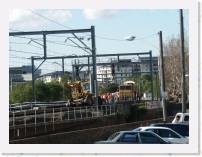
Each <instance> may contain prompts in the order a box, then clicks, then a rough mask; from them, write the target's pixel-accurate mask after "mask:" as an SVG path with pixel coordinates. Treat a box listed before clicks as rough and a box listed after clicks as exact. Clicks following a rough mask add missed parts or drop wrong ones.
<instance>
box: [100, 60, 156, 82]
mask: <svg viewBox="0 0 202 157" xmlns="http://www.w3.org/2000/svg"><path fill="white" fill-rule="evenodd" d="M152 70H153V73H157V72H158V57H152ZM140 73H141V75H142V74H148V73H150V57H139V58H138V60H135V61H132V60H131V59H120V60H119V61H118V60H114V61H111V65H108V66H106V65H105V66H99V67H97V80H98V82H99V83H100V84H108V83H112V82H114V83H117V84H122V83H123V82H124V81H126V79H128V78H130V77H132V76H134V75H135V74H140Z"/></svg>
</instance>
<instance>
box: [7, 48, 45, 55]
mask: <svg viewBox="0 0 202 157" xmlns="http://www.w3.org/2000/svg"><path fill="white" fill-rule="evenodd" d="M9 51H12V52H20V53H30V54H35V55H42V54H40V53H35V52H30V51H21V50H12V49H9Z"/></svg>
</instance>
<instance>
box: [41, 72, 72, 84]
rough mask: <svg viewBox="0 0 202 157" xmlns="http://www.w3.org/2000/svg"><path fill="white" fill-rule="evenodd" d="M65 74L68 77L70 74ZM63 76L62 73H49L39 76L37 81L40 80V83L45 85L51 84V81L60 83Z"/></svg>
mask: <svg viewBox="0 0 202 157" xmlns="http://www.w3.org/2000/svg"><path fill="white" fill-rule="evenodd" d="M65 74H68V75H70V76H71V73H70V72H66V71H65ZM63 75H64V74H63V71H54V72H51V73H47V74H44V75H41V76H40V77H39V78H38V80H41V81H43V82H45V83H49V82H52V81H58V82H61V80H62V76H63Z"/></svg>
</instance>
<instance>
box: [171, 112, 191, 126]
mask: <svg viewBox="0 0 202 157" xmlns="http://www.w3.org/2000/svg"><path fill="white" fill-rule="evenodd" d="M172 123H184V124H189V113H177V114H176V115H175V118H174V119H173V121H172Z"/></svg>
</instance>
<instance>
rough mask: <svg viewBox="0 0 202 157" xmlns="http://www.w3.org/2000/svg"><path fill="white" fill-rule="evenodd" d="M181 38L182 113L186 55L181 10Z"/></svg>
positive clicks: (181, 11) (184, 98)
mask: <svg viewBox="0 0 202 157" xmlns="http://www.w3.org/2000/svg"><path fill="white" fill-rule="evenodd" d="M180 36H181V62H182V113H184V112H186V104H185V101H186V91H185V54H184V23H183V10H182V9H180Z"/></svg>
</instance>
